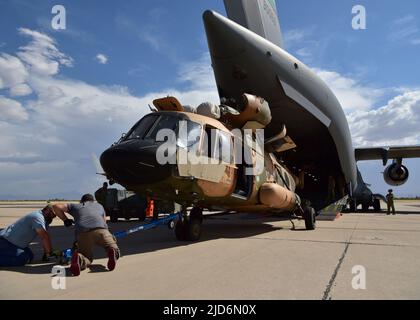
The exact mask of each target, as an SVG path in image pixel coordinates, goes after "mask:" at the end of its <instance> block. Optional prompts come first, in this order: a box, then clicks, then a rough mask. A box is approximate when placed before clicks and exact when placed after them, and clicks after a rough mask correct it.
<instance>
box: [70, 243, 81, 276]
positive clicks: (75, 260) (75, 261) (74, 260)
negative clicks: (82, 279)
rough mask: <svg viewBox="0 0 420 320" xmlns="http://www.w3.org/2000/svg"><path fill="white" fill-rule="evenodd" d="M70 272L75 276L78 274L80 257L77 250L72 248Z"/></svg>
mask: <svg viewBox="0 0 420 320" xmlns="http://www.w3.org/2000/svg"><path fill="white" fill-rule="evenodd" d="M70 272H71V273H72V274H73V275H74V276H75V277H77V276H79V275H80V257H79V252H78V251H77V250H73V253H72V255H71V265H70Z"/></svg>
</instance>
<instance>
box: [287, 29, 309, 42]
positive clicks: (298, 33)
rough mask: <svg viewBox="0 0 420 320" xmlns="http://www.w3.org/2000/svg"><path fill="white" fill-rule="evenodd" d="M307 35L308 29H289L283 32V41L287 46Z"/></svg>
mask: <svg viewBox="0 0 420 320" xmlns="http://www.w3.org/2000/svg"><path fill="white" fill-rule="evenodd" d="M307 35H308V31H307V30H304V29H291V30H287V31H286V32H285V33H284V42H285V44H286V45H287V46H292V45H294V44H296V43H297V42H300V41H303V39H304V38H305V37H306V36H307Z"/></svg>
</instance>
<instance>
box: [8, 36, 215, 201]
mask: <svg viewBox="0 0 420 320" xmlns="http://www.w3.org/2000/svg"><path fill="white" fill-rule="evenodd" d="M21 33H23V34H25V35H27V36H29V37H30V38H31V40H30V43H29V44H28V45H27V46H24V47H23V48H21V49H20V50H19V51H18V52H17V53H16V54H17V55H18V56H19V58H20V59H19V58H18V57H15V56H5V55H2V56H1V57H2V58H3V59H4V60H5V61H6V60H7V61H6V62H7V63H6V65H11V62H13V63H14V64H15V67H14V68H12V69H13V70H20V71H21V72H20V73H21V74H22V76H20V77H17V79H14V78H11V75H14V76H16V75H17V73H13V72H11V71H9V70H7V72H6V73H5V72H2V73H1V74H0V75H3V74H7V77H4V79H7V80H6V81H7V88H9V89H12V88H14V87H15V86H16V85H19V86H21V85H27V86H28V87H29V89H31V90H33V96H34V98H33V99H30V100H25V101H24V102H22V103H20V102H18V101H15V100H12V99H10V98H8V97H1V108H0V136H1V137H2V138H1V139H0V155H1V156H0V180H1V181H9V180H10V179H11V177H12V176H13V183H8V184H7V185H6V184H3V185H0V198H11V197H12V198H34V197H35V198H49V197H55V196H60V197H73V198H77V197H79V195H80V194H82V193H86V192H92V191H94V188H95V187H97V186H98V185H99V183H100V179H103V178H101V177H98V176H97V175H96V171H97V170H96V167H95V165H94V163H93V162H92V156H91V155H92V153H93V154H97V155H100V154H101V152H102V151H104V150H105V149H106V148H107V147H109V146H110V145H111V144H112V143H113V142H114V141H116V140H117V139H118V138H119V137H120V135H121V133H122V132H124V131H127V130H129V129H130V127H131V126H132V125H134V123H135V122H136V121H137V120H138V119H140V118H141V117H142V116H144V115H145V114H146V113H149V112H150V111H149V108H148V104H151V103H152V101H153V100H154V99H155V98H157V97H162V96H166V95H174V96H176V97H177V98H178V99H179V100H180V101H181V102H182V103H183V104H190V105H195V106H196V105H198V104H200V103H201V102H202V101H204V100H210V101H214V102H217V100H218V96H217V90H216V87H215V85H214V79H213V74H212V71H211V68H209V67H208V66H209V65H210V62H209V58H208V57H207V58H203V59H200V60H199V61H198V62H197V63H190V64H186V65H183V66H182V67H181V68H180V71H179V81H180V82H182V83H181V84H183V83H185V84H186V86H187V89H186V90H176V89H173V88H168V89H164V90H160V92H151V93H149V94H147V95H145V96H143V97H135V96H133V95H131V94H130V92H129V90H128V89H127V88H125V87H121V86H93V85H90V84H88V83H86V82H83V81H79V80H76V79H68V78H63V77H56V75H59V72H60V68H59V67H60V65H70V64H69V63H66V64H62V63H61V62H60V59H67V60H68V61H69V62H70V61H72V59H71V58H69V57H67V56H66V55H65V54H64V53H62V52H61V51H59V49H58V47H57V46H56V45H55V41H54V40H53V39H52V38H50V37H49V36H47V35H45V34H42V33H39V32H36V31H32V30H27V29H25V31H24V32H22V31H21ZM35 43H36V44H35ZM22 53H27V55H22ZM64 57H65V58H64ZM35 60H40V61H41V62H42V63H41V65H43V66H44V67H43V68H41V69H39V68H36V67H35V66H34V65H33V63H35ZM2 79H3V78H2ZM10 79H12V80H13V81H12V80H10ZM11 85H13V87H12V88H10V86H11ZM23 89H24V88H23V86H21V87H18V88H15V89H14V93H15V94H16V93H19V91H20V90H21V91H20V93H23V92H22V91H24V90H23ZM26 89H28V88H26ZM26 120H29V121H26ZM23 121H25V123H24V125H23V124H22V122H23ZM110 122H111V124H110Z"/></svg>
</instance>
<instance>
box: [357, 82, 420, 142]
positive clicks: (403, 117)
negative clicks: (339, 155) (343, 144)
mask: <svg viewBox="0 0 420 320" xmlns="http://www.w3.org/2000/svg"><path fill="white" fill-rule="evenodd" d="M349 125H350V129H351V131H352V135H353V140H354V144H355V145H356V146H392V145H413V144H420V130H419V128H420V90H413V91H407V92H405V93H403V94H401V95H398V96H397V97H395V98H393V99H392V100H390V101H389V102H388V103H387V104H386V105H385V106H383V107H381V108H379V109H376V110H367V111H356V112H354V113H352V114H350V115H349Z"/></svg>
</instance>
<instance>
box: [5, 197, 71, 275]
mask: <svg viewBox="0 0 420 320" xmlns="http://www.w3.org/2000/svg"><path fill="white" fill-rule="evenodd" d="M55 217H56V215H55V212H54V209H53V207H52V206H51V205H48V206H46V207H45V208H44V209H42V210H38V211H35V212H32V213H29V214H28V215H26V216H24V217H22V218H20V219H19V220H18V221H16V222H15V223H13V224H11V225H10V226H8V227H6V228H5V229H3V230H1V231H0V266H2V267H16V266H24V265H25V264H27V263H28V262H31V261H32V260H33V258H34V255H33V253H32V251H31V249H29V245H30V243H31V242H32V241H33V240H34V239H35V238H36V236H39V237H40V238H41V239H42V245H43V247H44V260H45V259H48V258H49V257H50V256H51V255H52V247H51V239H50V236H49V234H48V232H47V229H48V226H49V224H50V223H51V222H52V220H53V219H54V218H55ZM59 217H60V218H61V219H62V220H63V221H64V224H65V225H66V226H70V225H71V224H72V221H71V220H70V219H67V217H66V216H65V215H62V214H61V213H60V214H59Z"/></svg>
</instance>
